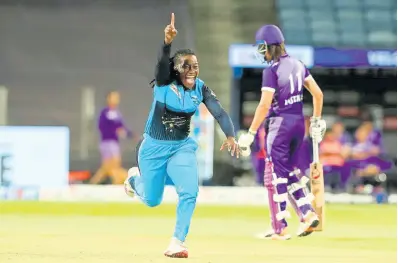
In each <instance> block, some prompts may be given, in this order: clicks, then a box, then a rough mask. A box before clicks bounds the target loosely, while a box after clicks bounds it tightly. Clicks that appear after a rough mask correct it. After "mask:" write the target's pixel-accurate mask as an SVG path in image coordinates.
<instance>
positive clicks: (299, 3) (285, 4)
mask: <svg viewBox="0 0 398 263" xmlns="http://www.w3.org/2000/svg"><path fill="white" fill-rule="evenodd" d="M277 6H278V7H279V9H280V10H281V9H284V8H303V7H304V0H278V1H277Z"/></svg>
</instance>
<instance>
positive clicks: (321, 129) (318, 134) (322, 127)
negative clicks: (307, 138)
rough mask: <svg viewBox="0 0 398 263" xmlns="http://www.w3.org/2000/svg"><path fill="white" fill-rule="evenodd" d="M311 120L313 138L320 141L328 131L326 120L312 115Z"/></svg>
mask: <svg viewBox="0 0 398 263" xmlns="http://www.w3.org/2000/svg"><path fill="white" fill-rule="evenodd" d="M310 122H311V124H310V134H311V138H312V139H313V140H315V141H316V142H317V143H320V142H321V141H322V139H323V136H324V135H325V132H326V122H325V120H322V119H321V117H311V119H310Z"/></svg>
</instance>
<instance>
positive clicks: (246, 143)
mask: <svg viewBox="0 0 398 263" xmlns="http://www.w3.org/2000/svg"><path fill="white" fill-rule="evenodd" d="M254 136H256V133H255V132H252V131H250V130H249V131H248V132H247V133H243V134H242V135H241V136H239V139H238V144H239V148H240V149H241V151H242V155H243V156H248V155H250V153H251V150H250V145H251V144H252V143H253V141H254Z"/></svg>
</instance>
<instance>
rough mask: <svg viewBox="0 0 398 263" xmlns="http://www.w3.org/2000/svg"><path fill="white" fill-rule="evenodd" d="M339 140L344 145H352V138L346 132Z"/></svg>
mask: <svg viewBox="0 0 398 263" xmlns="http://www.w3.org/2000/svg"><path fill="white" fill-rule="evenodd" d="M338 140H339V141H340V143H341V144H342V145H352V138H351V136H350V134H349V133H348V132H344V133H343V134H342V135H341V136H340V138H339V139H338Z"/></svg>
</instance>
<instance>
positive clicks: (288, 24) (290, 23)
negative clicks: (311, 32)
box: [281, 18, 308, 30]
mask: <svg viewBox="0 0 398 263" xmlns="http://www.w3.org/2000/svg"><path fill="white" fill-rule="evenodd" d="M281 25H282V28H283V29H284V30H301V29H304V30H307V28H308V23H307V21H306V20H304V18H301V19H296V20H282V21H281Z"/></svg>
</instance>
